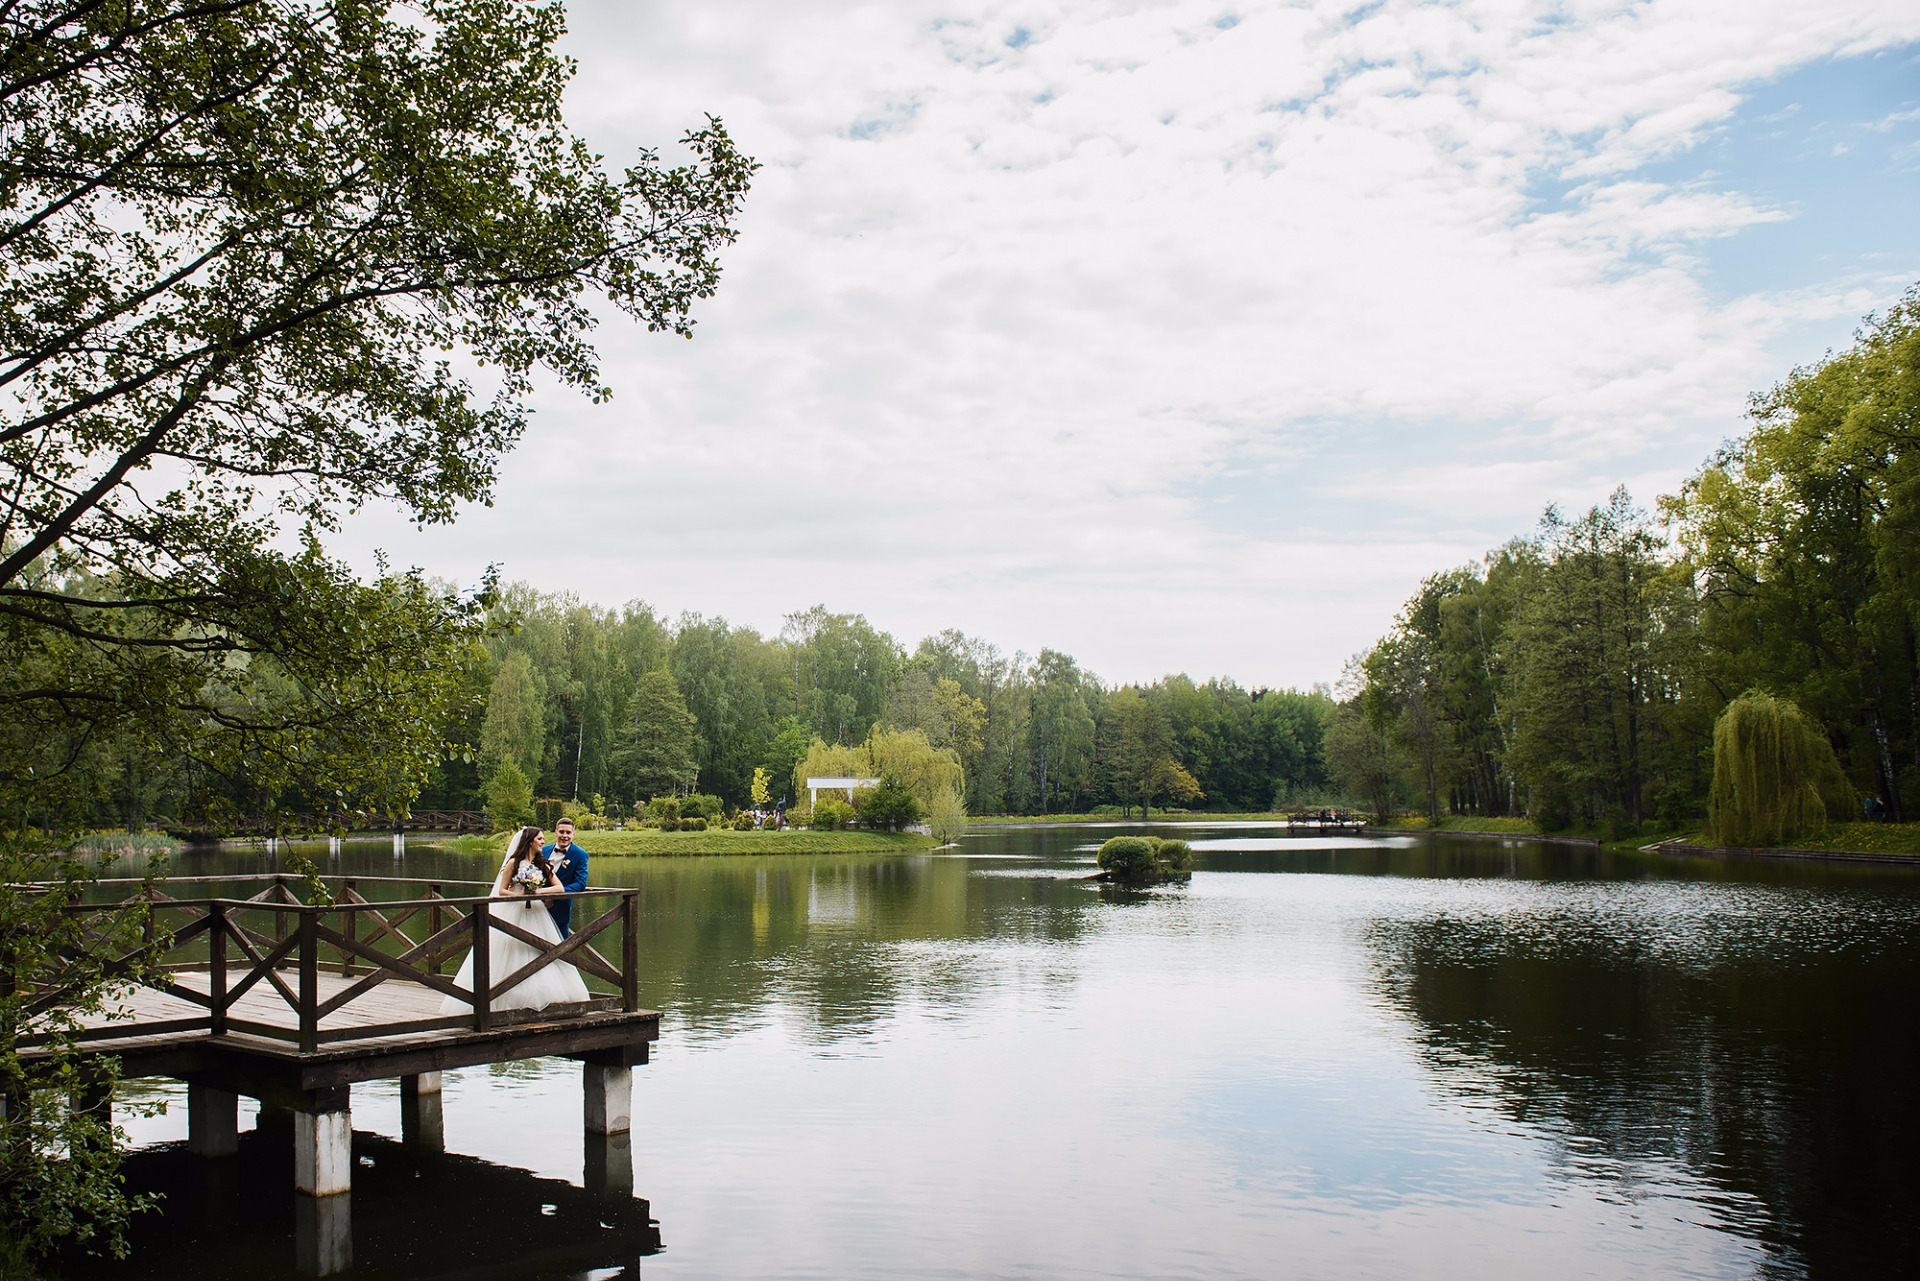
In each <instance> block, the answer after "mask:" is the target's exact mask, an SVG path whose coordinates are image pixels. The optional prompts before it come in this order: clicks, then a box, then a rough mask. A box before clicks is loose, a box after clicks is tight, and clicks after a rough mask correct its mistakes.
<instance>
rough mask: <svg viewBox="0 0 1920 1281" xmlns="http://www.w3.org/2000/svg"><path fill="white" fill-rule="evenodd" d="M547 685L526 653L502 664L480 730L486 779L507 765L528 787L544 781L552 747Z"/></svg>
mask: <svg viewBox="0 0 1920 1281" xmlns="http://www.w3.org/2000/svg"><path fill="white" fill-rule="evenodd" d="M545 684H546V682H545V681H544V679H543V678H542V677H541V675H540V674H539V673H538V672H536V671H535V670H534V668H533V660H532V659H530V658H529V657H528V656H527V655H526V653H525V652H524V651H516V652H514V653H512V654H509V655H507V658H506V661H505V662H503V663H501V664H500V670H499V671H498V672H496V673H495V674H494V677H493V685H492V687H491V688H490V689H489V690H488V692H487V717H486V720H485V721H483V722H482V723H481V726H480V770H481V773H482V775H483V776H484V777H485V778H486V779H488V780H491V778H492V776H493V775H494V774H495V773H496V772H498V771H499V770H500V769H501V768H502V767H503V766H506V765H512V766H514V768H515V769H516V771H517V772H518V773H519V775H520V778H521V780H522V781H523V782H525V783H526V785H527V786H528V787H532V786H533V780H535V779H537V778H539V777H540V775H541V773H542V772H543V771H542V766H543V765H545V764H546V761H547V756H548V746H549V740H548V738H547V712H546V698H545V691H544V686H545Z"/></svg>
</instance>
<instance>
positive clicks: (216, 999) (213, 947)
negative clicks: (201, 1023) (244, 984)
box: [207, 902, 227, 1036]
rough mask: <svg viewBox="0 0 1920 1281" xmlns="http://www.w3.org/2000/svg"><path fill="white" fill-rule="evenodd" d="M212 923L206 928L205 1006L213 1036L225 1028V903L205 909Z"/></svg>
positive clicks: (221, 1032) (217, 903)
mask: <svg viewBox="0 0 1920 1281" xmlns="http://www.w3.org/2000/svg"><path fill="white" fill-rule="evenodd" d="M207 915H208V917H210V918H211V919H212V921H213V924H212V925H211V926H209V927H208V929H207V997H208V1000H209V1002H210V1004H209V1005H208V1006H207V1011H208V1017H209V1019H210V1021H211V1027H210V1028H209V1029H208V1030H209V1031H211V1032H212V1033H213V1034H214V1035H215V1036H221V1035H224V1034H225V1033H226V1030H227V905H226V904H225V903H219V902H216V903H215V904H214V905H213V906H212V907H210V908H208V909H207Z"/></svg>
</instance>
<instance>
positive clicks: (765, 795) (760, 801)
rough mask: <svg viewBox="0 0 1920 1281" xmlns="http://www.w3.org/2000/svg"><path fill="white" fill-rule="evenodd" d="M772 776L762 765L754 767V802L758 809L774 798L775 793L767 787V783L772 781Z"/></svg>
mask: <svg viewBox="0 0 1920 1281" xmlns="http://www.w3.org/2000/svg"><path fill="white" fill-rule="evenodd" d="M770 778H771V776H770V775H769V774H768V773H767V771H766V770H764V769H762V768H761V767H760V766H758V765H756V766H754V767H753V787H752V789H751V790H752V796H753V804H754V807H755V808H756V809H759V808H763V807H764V806H765V805H766V804H767V802H768V801H770V800H771V799H773V794H772V793H771V792H770V791H768V789H767V783H768V782H769V781H770Z"/></svg>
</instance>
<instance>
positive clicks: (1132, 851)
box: [1094, 836, 1193, 884]
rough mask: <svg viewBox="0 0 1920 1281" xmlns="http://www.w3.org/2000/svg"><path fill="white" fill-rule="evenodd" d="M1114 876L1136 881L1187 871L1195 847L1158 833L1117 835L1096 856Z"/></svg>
mask: <svg viewBox="0 0 1920 1281" xmlns="http://www.w3.org/2000/svg"><path fill="white" fill-rule="evenodd" d="M1094 861H1095V862H1096V863H1098V864H1099V866H1100V870H1101V871H1102V872H1105V873H1106V874H1107V875H1108V876H1109V877H1110V878H1111V879H1113V880H1116V881H1121V882H1130V883H1134V884H1139V883H1144V882H1147V881H1153V880H1160V879H1164V878H1166V877H1168V876H1171V875H1178V874H1182V873H1185V872H1186V871H1188V870H1189V869H1191V868H1192V867H1193V847H1192V846H1190V845H1188V844H1187V843H1186V842H1185V841H1170V840H1162V839H1161V838H1159V837H1157V836H1115V837H1113V838H1111V839H1109V840H1108V841H1106V842H1105V843H1104V844H1103V845H1101V846H1100V850H1099V852H1098V853H1097V854H1096V855H1095V856H1094Z"/></svg>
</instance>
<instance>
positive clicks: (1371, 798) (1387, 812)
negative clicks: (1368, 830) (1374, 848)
mask: <svg viewBox="0 0 1920 1281" xmlns="http://www.w3.org/2000/svg"><path fill="white" fill-rule="evenodd" d="M1327 764H1328V766H1329V767H1330V768H1331V769H1332V771H1333V778H1334V781H1335V782H1336V783H1338V784H1339V785H1340V787H1341V788H1342V789H1343V790H1344V791H1345V792H1346V793H1347V795H1349V796H1353V797H1358V798H1360V799H1362V800H1365V801H1366V803H1367V806H1368V808H1370V809H1371V810H1372V811H1373V812H1374V816H1375V817H1376V818H1377V819H1378V820H1379V821H1380V822H1382V823H1387V822H1391V821H1392V819H1393V813H1394V803H1393V796H1394V782H1395V780H1396V779H1397V778H1398V777H1399V772H1400V764H1401V761H1400V758H1399V754H1398V752H1397V751H1396V749H1395V747H1394V745H1393V741H1392V740H1391V739H1390V738H1389V737H1388V736H1387V732H1386V730H1384V729H1382V728H1381V727H1380V726H1378V725H1376V724H1374V723H1373V722H1372V721H1371V720H1369V719H1368V718H1367V717H1366V715H1365V714H1364V713H1362V712H1361V711H1360V709H1359V708H1357V707H1355V706H1353V705H1352V704H1350V703H1342V704H1340V705H1339V706H1338V707H1336V708H1335V709H1334V711H1333V714H1332V720H1331V723H1330V724H1329V725H1328V726H1327Z"/></svg>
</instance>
